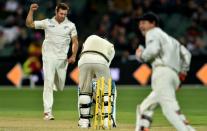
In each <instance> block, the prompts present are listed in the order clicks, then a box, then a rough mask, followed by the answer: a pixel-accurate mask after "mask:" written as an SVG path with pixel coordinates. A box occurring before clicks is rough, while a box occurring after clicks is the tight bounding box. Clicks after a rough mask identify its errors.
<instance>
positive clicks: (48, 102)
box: [43, 57, 68, 113]
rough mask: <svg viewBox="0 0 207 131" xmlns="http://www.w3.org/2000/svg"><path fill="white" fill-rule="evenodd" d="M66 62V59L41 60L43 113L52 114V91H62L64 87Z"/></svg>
mask: <svg viewBox="0 0 207 131" xmlns="http://www.w3.org/2000/svg"><path fill="white" fill-rule="evenodd" d="M67 66H68V62H67V59H54V58H45V57H44V58H43V72H44V89H43V106H44V112H45V113H46V112H52V106H53V90H57V89H59V90H61V91H62V90H63V88H64V85H65V79H66V73H67Z"/></svg>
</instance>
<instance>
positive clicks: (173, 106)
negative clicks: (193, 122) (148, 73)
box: [135, 67, 188, 131]
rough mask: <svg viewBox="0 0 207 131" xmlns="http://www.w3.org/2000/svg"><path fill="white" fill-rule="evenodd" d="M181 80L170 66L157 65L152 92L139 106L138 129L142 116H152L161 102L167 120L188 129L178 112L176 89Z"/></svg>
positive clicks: (179, 128)
mask: <svg viewBox="0 0 207 131" xmlns="http://www.w3.org/2000/svg"><path fill="white" fill-rule="evenodd" d="M179 83H180V81H179V78H178V75H177V74H176V72H175V71H173V70H172V69H170V68H168V67H156V68H155V69H154V70H153V74H152V92H151V93H150V94H149V96H148V97H147V98H146V99H144V101H143V102H142V103H141V105H140V106H138V107H137V118H136V120H137V121H136V129H135V130H136V131H139V130H140V126H141V123H142V119H141V116H142V115H147V116H149V117H152V115H153V113H154V109H155V107H156V106H157V105H158V104H159V105H160V106H161V108H162V112H163V114H164V115H165V117H166V118H167V120H168V121H169V122H170V123H171V124H172V125H173V126H174V127H175V128H176V129H177V130H178V131H188V129H187V126H186V125H185V123H184V122H183V119H181V116H180V115H179V114H178V113H177V111H179V110H180V107H179V105H178V102H177V100H176V95H175V90H176V88H177V87H178V85H179Z"/></svg>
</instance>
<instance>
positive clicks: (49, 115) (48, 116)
mask: <svg viewBox="0 0 207 131" xmlns="http://www.w3.org/2000/svg"><path fill="white" fill-rule="evenodd" d="M43 119H44V120H46V121H47V120H55V117H54V116H53V115H52V113H50V112H47V113H44V118H43Z"/></svg>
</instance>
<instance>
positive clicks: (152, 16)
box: [137, 12, 159, 26]
mask: <svg viewBox="0 0 207 131" xmlns="http://www.w3.org/2000/svg"><path fill="white" fill-rule="evenodd" d="M141 20H147V21H149V22H151V23H152V22H155V26H159V18H158V16H157V15H156V14H155V13H153V12H148V13H145V14H143V15H142V16H140V17H139V18H138V19H137V21H138V22H139V21H141Z"/></svg>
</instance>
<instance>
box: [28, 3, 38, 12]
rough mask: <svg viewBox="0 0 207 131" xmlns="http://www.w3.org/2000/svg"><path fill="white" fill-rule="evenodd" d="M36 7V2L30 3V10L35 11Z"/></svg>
mask: <svg viewBox="0 0 207 131" xmlns="http://www.w3.org/2000/svg"><path fill="white" fill-rule="evenodd" d="M38 7H39V6H38V4H31V5H30V10H31V11H36V10H37V9H38Z"/></svg>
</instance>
